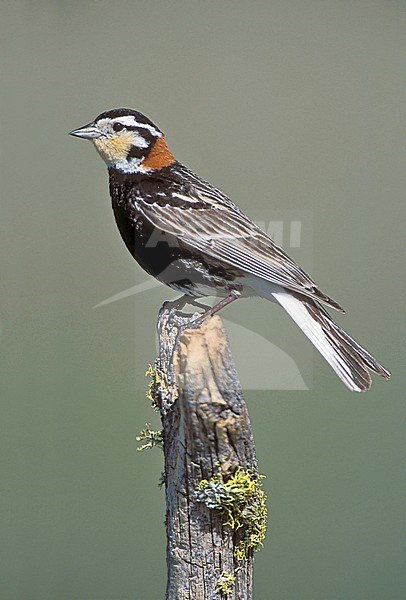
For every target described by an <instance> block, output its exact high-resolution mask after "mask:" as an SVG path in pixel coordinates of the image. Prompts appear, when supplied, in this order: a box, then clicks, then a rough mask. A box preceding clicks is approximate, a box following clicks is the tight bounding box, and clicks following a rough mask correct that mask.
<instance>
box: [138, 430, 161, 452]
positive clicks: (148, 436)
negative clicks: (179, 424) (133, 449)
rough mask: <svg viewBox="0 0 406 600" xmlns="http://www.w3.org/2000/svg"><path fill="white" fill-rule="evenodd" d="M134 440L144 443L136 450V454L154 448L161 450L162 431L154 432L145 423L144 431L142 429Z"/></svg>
mask: <svg viewBox="0 0 406 600" xmlns="http://www.w3.org/2000/svg"><path fill="white" fill-rule="evenodd" d="M135 439H136V440H137V442H145V443H144V444H142V446H139V448H137V450H138V452H142V451H143V450H147V449H150V448H155V447H156V448H163V445H164V442H163V437H162V431H154V430H153V429H151V423H146V425H145V429H142V430H141V431H140V433H139V435H137V437H136V438H135Z"/></svg>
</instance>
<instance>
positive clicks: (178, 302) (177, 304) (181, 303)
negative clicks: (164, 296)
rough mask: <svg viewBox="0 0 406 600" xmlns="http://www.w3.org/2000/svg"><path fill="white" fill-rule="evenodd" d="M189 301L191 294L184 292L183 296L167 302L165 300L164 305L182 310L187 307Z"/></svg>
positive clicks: (170, 308)
mask: <svg viewBox="0 0 406 600" xmlns="http://www.w3.org/2000/svg"><path fill="white" fill-rule="evenodd" d="M188 302H189V296H188V295H187V294H183V295H182V296H180V297H179V298H176V299H175V300H167V301H166V302H164V307H165V308H167V309H169V310H172V309H175V310H176V311H178V310H179V311H181V310H182V309H183V308H185V305H186V304H187V303H188Z"/></svg>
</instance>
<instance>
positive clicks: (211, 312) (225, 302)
mask: <svg viewBox="0 0 406 600" xmlns="http://www.w3.org/2000/svg"><path fill="white" fill-rule="evenodd" d="M240 296H241V294H240V292H238V291H237V290H231V292H230V293H229V295H228V296H226V297H225V298H223V299H222V300H220V302H217V304H215V305H214V306H212V307H211V308H209V310H207V311H206V312H205V313H203V314H202V315H201V316H200V317H197V319H193V321H191V323H190V324H189V325H188V326H187V327H192V328H195V327H200V325H201V324H202V323H203V322H204V321H205V320H206V319H208V318H209V317H212V316H213V315H215V314H216V313H217V312H219V310H221V309H222V308H224V307H225V306H227V305H228V304H231V302H234V300H237V298H239V297H240Z"/></svg>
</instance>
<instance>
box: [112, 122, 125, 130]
mask: <svg viewBox="0 0 406 600" xmlns="http://www.w3.org/2000/svg"><path fill="white" fill-rule="evenodd" d="M122 129H124V125H123V124H122V123H114V124H113V130H114V131H121V130H122Z"/></svg>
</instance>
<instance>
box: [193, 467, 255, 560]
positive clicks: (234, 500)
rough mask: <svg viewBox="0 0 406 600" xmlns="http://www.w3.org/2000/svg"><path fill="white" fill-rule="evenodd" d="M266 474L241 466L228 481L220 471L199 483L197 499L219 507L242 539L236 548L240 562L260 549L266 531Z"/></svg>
mask: <svg viewBox="0 0 406 600" xmlns="http://www.w3.org/2000/svg"><path fill="white" fill-rule="evenodd" d="M262 479H264V475H257V474H256V473H255V472H253V471H251V470H247V471H245V470H244V469H242V468H241V467H238V468H237V470H236V471H235V473H234V474H233V475H232V476H231V477H229V478H228V479H227V480H225V479H224V476H223V474H222V472H221V471H219V473H218V474H217V475H215V476H214V477H212V478H211V479H210V480H207V479H203V480H202V481H201V482H200V483H199V484H198V486H197V490H196V498H197V500H198V501H199V502H204V503H205V504H206V506H207V507H208V508H210V509H213V510H216V511H217V512H219V513H220V515H221V517H222V522H223V524H224V525H229V526H230V527H231V529H233V530H234V531H235V532H236V534H237V539H238V540H239V541H238V542H237V543H236V545H235V547H234V557H235V559H236V560H237V561H240V560H245V559H246V558H247V557H248V556H250V554H251V553H252V552H257V551H258V550H260V548H261V546H262V543H263V540H264V538H265V533H266V521H267V509H266V495H265V492H264V491H263V489H262Z"/></svg>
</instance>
